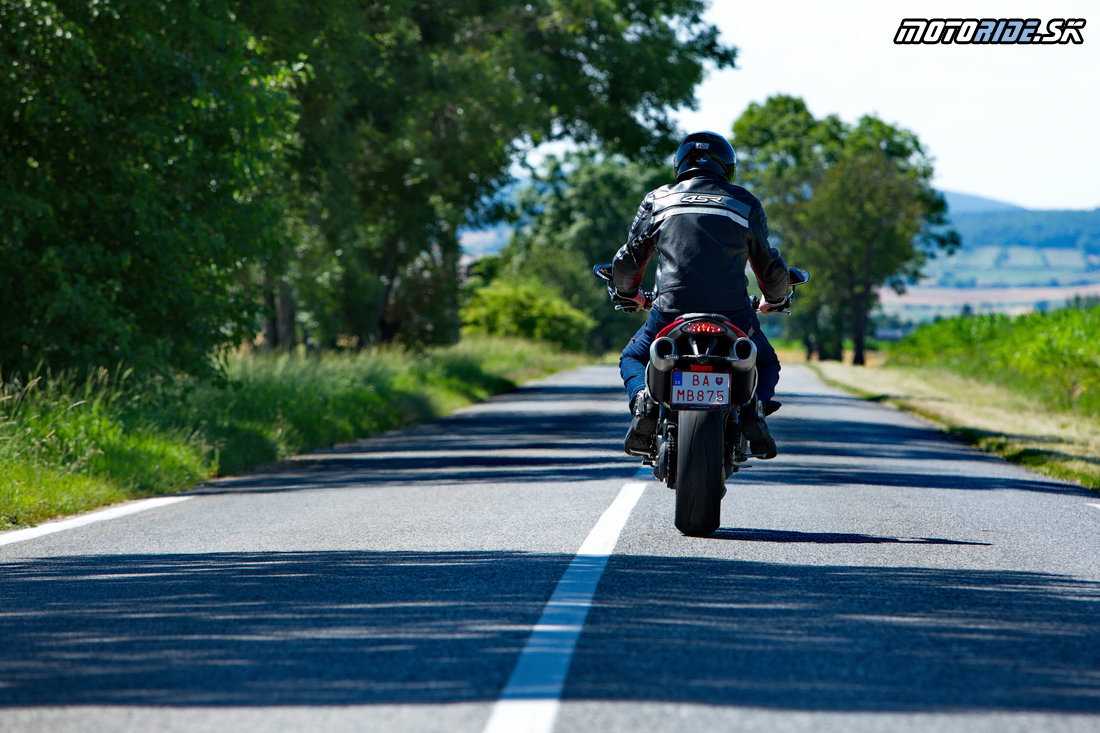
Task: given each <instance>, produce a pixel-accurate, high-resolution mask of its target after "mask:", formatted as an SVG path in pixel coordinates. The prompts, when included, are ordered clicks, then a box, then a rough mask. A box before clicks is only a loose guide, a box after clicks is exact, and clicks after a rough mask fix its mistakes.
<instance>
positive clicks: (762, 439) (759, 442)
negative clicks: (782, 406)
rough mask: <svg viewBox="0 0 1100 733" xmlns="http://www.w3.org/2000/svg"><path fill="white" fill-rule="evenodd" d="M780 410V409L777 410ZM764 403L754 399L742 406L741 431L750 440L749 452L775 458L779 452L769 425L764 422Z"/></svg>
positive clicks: (762, 456) (765, 457)
mask: <svg viewBox="0 0 1100 733" xmlns="http://www.w3.org/2000/svg"><path fill="white" fill-rule="evenodd" d="M776 409H778V408H776ZM764 410H765V407H764V403H762V402H761V401H760V400H759V399H757V398H755V397H754V398H753V399H752V402H747V403H745V404H744V405H742V406H741V430H742V432H744V434H745V437H746V438H748V439H749V450H750V451H751V452H752V453H753V455H758V456H760V457H761V458H764V459H768V458H775V457H776V455H777V454H778V452H779V451H778V450H777V449H776V446H775V440H774V439H773V438H772V431H771V430H770V429H769V428H768V423H766V422H764Z"/></svg>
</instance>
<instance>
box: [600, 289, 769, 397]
mask: <svg viewBox="0 0 1100 733" xmlns="http://www.w3.org/2000/svg"><path fill="white" fill-rule="evenodd" d="M679 315H680V314H678V313H668V314H665V313H662V312H660V311H658V310H657V309H656V308H654V309H653V310H651V311H650V312H649V318H647V319H646V322H645V323H644V324H643V325H642V327H641V328H639V329H638V332H637V333H636V334H634V337H633V338H632V339H630V343H628V344H627V345H626V348H625V349H623V355H622V358H620V359H619V373H620V374H621V375H622V377H623V384H624V385H626V392H627V397H628V399H629V400H630V402H633V401H634V395H636V394H638V392H640V391H642V388H643V387H645V367H646V364H648V363H649V346H650V344H652V343H653V339H654V338H656V337H657V333H658V332H659V331H660V330H661V329H662V328H664V327H665V326H667V325H668V324H669V323H671V322H672V321H674V320H676V318H677V317H679ZM717 315H720V316H723V317H724V318H726V320H728V321H729V322H730V323H732V324H733V325H735V326H737V327H738V328H740V329H741V330H742V331H744V332H745V333H747V334H749V338H751V339H752V341H753V343H754V344H756V372H757V382H756V396H757V397H759V398H760V399H761V400H762V401H764V402H767V401H768V400H770V399H772V398H773V397H774V396H775V385H776V384H778V383H779V357H778V356H776V355H775V349H773V348H772V345H771V344H770V343H769V342H768V338H767V337H766V336H765V335H764V333H763V332H762V331H761V330H760V321H759V320H757V318H756V312H755V311H753V310H751V309H749V308H745V309H743V310H740V311H724V312H720V313H718V314H717Z"/></svg>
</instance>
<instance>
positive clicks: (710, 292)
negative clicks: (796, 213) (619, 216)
mask: <svg viewBox="0 0 1100 733" xmlns="http://www.w3.org/2000/svg"><path fill="white" fill-rule="evenodd" d="M654 252H658V253H660V258H659V260H658V263H657V292H658V297H657V300H656V302H655V303H654V306H655V307H656V308H657V309H658V310H660V311H664V312H672V313H708V312H720V311H737V310H741V309H743V308H748V307H749V296H748V292H747V288H748V277H747V276H746V275H745V266H746V264H749V265H751V266H752V269H753V272H754V273H755V275H756V280H757V283H759V285H760V289H761V291H762V292H763V293H764V298H765V299H766V300H768V301H773V302H776V301H780V300H782V299H783V298H784V297H785V296H786V294H787V287H788V275H787V264H786V263H785V262H784V261H783V258H782V257H781V256H780V255H779V252H778V251H777V250H776V249H774V248H772V247H771V246H769V244H768V220H767V218H766V217H765V216H764V207H763V206H762V205H761V204H760V201H759V200H758V199H757V198H756V197H755V196H753V195H752V194H751V193H749V192H748V191H746V190H745V189H744V188H742V187H741V186H736V185H734V184H732V183H729V182H728V181H726V180H725V179H724V178H722V177H721V176H718V175H716V174H714V173H710V172H706V171H699V172H698V173H697V174H695V175H691V176H690V177H688V178H685V179H683V180H680V181H677V182H676V183H673V184H670V185H667V186H662V187H661V188H658V189H656V190H654V191H651V192H649V193H648V194H647V195H646V197H645V199H643V201H642V204H641V206H639V207H638V214H637V216H635V217H634V223H633V224H632V225H631V227H630V235H629V237H628V238H627V241H626V244H624V245H623V246H622V248H621V249H619V251H618V253H617V254H616V255H615V259H614V261H613V262H612V279H613V281H614V284H615V288H616V290H618V291H619V293H621V294H624V295H628V296H629V295H633V294H635V293H637V292H638V288H639V287H640V286H641V284H642V276H643V275H644V274H645V268H646V265H647V264H648V263H649V260H650V258H651V257H652V256H653V253H654Z"/></svg>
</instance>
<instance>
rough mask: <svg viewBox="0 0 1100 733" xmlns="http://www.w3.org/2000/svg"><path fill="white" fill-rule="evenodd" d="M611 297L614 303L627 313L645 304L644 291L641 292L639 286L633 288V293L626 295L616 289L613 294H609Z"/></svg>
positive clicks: (641, 308) (641, 307)
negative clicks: (636, 288)
mask: <svg viewBox="0 0 1100 733" xmlns="http://www.w3.org/2000/svg"><path fill="white" fill-rule="evenodd" d="M611 299H612V300H613V301H615V305H617V306H618V307H619V309H620V310H623V311H625V312H627V313H634V312H636V311H639V310H643V309H644V308H645V306H646V297H645V293H643V292H642V290H641V288H639V289H638V290H635V291H634V294H633V295H626V294H625V293H621V292H619V291H618V290H616V291H615V294H614V295H613V296H611Z"/></svg>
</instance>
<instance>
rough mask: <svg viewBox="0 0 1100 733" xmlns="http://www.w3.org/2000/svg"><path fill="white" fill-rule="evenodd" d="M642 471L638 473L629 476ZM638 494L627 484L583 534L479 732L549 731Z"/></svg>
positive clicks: (638, 487)
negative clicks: (586, 623)
mask: <svg viewBox="0 0 1100 733" xmlns="http://www.w3.org/2000/svg"><path fill="white" fill-rule="evenodd" d="M647 473H648V472H646V471H645V469H642V471H639V474H638V475H637V476H635V478H642V477H643V476H645V475H646V474H647ZM644 490H645V482H644V481H631V482H630V483H628V484H626V485H625V486H623V488H622V489H621V490H620V491H619V495H618V496H616V497H615V500H614V501H613V502H611V506H609V507H608V508H607V510H606V511H605V512H604V513H603V516H601V517H600V520H599V521H598V522H596V526H595V527H593V528H592V531H591V532H589V533H588V537H587V538H586V539H585V540H584V543H583V544H582V545H581V548H580V549H579V550H578V551H577V554H576V556H575V557H574V558H573V561H572V562H571V563H570V564H569V567H568V568H566V570H565V574H564V575H562V576H561V580H559V581H558V584H557V586H556V587H555V588H554V593H553V595H551V596H550V600H549V601H547V603H546V607H545V608H543V610H542V616H541V617H540V618H539V620H538V623H537V624H535V627H534V629H533V630H532V631H531V637H530V638H529V639H528V640H527V645H526V646H524V648H523V651H522V652H521V653H520V655H519V660H518V661H517V662H516V666H515V669H513V670H512V676H511V677H510V678H509V679H508V684H507V685H505V687H504V691H503V692H502V693H501V695H500V699H499V700H497V702H496V704H495V705H494V706H493V712H492V714H491V715H490V716H489V722H488V723H487V724H486V725H485V731H484V733H514V731H520V730H521V731H524V732H525V733H550V731H551V730H552V729H553V727H554V720H555V719H556V718H557V715H558V707H559V705H560V703H561V693H562V690H563V689H564V687H565V678H566V675H567V674H568V673H569V662H570V660H571V659H572V658H573V650H574V649H575V648H576V646H577V639H578V638H579V637H580V635H581V631H582V630H583V629H584V621H585V618H586V617H587V616H588V609H589V608H590V607H591V606H592V598H593V596H594V595H595V594H596V586H597V585H598V584H599V582H600V578H601V577H602V576H603V571H604V569H605V568H606V567H607V560H608V558H609V557H610V556H611V553H612V552H613V551H614V549H615V544H616V543H617V542H618V541H619V535H620V534H621V533H622V531H623V527H624V526H625V525H626V520H627V519H628V518H629V517H630V512H631V511H632V510H633V509H634V505H635V504H637V503H638V499H639V498H641V496H642V492H643V491H644Z"/></svg>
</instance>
